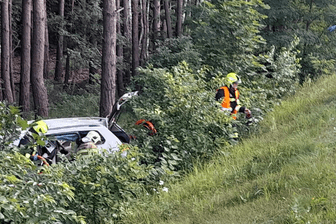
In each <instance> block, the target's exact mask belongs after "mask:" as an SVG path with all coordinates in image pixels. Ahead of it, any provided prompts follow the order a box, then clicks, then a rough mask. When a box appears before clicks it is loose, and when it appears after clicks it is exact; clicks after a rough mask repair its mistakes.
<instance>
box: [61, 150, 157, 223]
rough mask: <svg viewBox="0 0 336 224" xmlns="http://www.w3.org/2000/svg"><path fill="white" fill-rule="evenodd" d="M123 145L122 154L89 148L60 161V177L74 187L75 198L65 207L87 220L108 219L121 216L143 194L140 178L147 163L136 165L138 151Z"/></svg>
mask: <svg viewBox="0 0 336 224" xmlns="http://www.w3.org/2000/svg"><path fill="white" fill-rule="evenodd" d="M123 148H124V150H127V155H126V156H125V153H124V152H122V151H120V152H116V153H109V152H108V151H104V152H101V153H97V152H94V151H90V152H89V153H88V154H87V155H77V157H76V161H74V162H72V163H68V164H64V167H66V170H67V172H66V174H65V176H64V177H65V179H64V180H66V181H67V182H68V183H70V184H71V186H73V187H74V198H75V200H73V201H72V202H71V203H70V206H69V207H70V208H73V209H74V211H76V212H77V213H78V214H80V215H83V216H85V217H86V221H88V222H89V223H110V222H111V221H112V220H118V219H120V218H122V217H123V215H124V214H125V211H126V208H127V206H128V205H129V203H133V202H134V201H135V200H136V198H137V196H138V195H139V194H140V193H142V194H143V183H142V182H143V181H142V180H143V179H144V178H146V176H147V175H148V171H147V170H148V169H150V167H149V166H144V165H139V159H140V158H141V157H142V155H141V154H139V152H138V150H137V149H136V148H135V147H130V146H126V145H124V146H123ZM60 166H61V164H60Z"/></svg>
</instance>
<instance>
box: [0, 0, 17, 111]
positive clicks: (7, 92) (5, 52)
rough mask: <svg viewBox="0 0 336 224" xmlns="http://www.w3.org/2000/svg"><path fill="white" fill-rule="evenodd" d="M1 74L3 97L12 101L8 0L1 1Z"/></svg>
mask: <svg viewBox="0 0 336 224" xmlns="http://www.w3.org/2000/svg"><path fill="white" fill-rule="evenodd" d="M1 28H2V35H1V76H2V80H3V86H4V89H3V90H4V91H3V94H4V95H3V99H4V100H6V101H7V102H8V103H10V104H11V103H13V102H14V99H13V92H12V86H11V81H10V60H9V58H10V49H9V47H10V43H9V33H10V31H9V2H8V0H3V1H2V3H1Z"/></svg>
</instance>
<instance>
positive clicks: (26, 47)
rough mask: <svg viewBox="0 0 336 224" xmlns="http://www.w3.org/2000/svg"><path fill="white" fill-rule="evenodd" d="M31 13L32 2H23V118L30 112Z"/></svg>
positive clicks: (25, 0)
mask: <svg viewBox="0 0 336 224" xmlns="http://www.w3.org/2000/svg"><path fill="white" fill-rule="evenodd" d="M31 12H32V0H22V23H23V26H22V36H23V37H24V38H22V42H21V76H20V97H19V105H20V106H21V108H22V111H23V116H24V117H26V116H27V113H28V112H29V110H30V62H31V57H30V56H31V55H30V52H31V51H30V48H31Z"/></svg>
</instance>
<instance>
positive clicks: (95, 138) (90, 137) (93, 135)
mask: <svg viewBox="0 0 336 224" xmlns="http://www.w3.org/2000/svg"><path fill="white" fill-rule="evenodd" d="M82 141H83V142H88V141H91V142H93V143H94V144H97V142H100V141H101V137H100V135H99V134H98V132H96V131H89V133H87V135H86V136H85V137H84V138H83V139H82Z"/></svg>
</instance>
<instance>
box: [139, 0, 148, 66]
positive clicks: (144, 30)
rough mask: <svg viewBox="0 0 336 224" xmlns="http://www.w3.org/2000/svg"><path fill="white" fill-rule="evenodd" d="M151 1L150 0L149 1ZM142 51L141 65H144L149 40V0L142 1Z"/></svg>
mask: <svg viewBox="0 0 336 224" xmlns="http://www.w3.org/2000/svg"><path fill="white" fill-rule="evenodd" d="M148 2H149V1H148ZM141 9H142V10H141V12H142V13H141V34H142V38H141V41H140V42H141V52H140V65H144V64H145V62H146V59H147V51H148V47H147V41H148V18H147V15H148V11H147V0H142V1H141Z"/></svg>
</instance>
